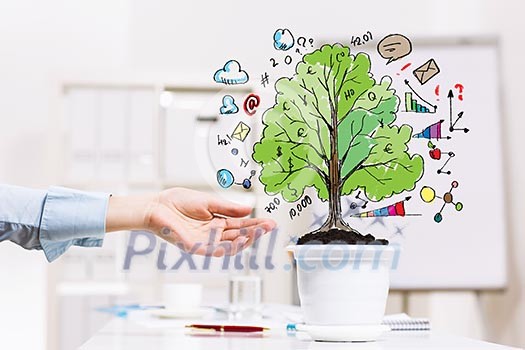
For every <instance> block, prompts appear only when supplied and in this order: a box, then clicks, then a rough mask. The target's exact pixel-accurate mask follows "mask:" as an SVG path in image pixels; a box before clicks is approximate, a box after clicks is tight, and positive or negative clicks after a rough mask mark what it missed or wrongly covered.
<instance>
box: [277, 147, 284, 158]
mask: <svg viewBox="0 0 525 350" xmlns="http://www.w3.org/2000/svg"><path fill="white" fill-rule="evenodd" d="M282 149H283V148H282V147H281V146H279V147H277V157H280V156H282V155H283V152H282V151H281V150H282Z"/></svg>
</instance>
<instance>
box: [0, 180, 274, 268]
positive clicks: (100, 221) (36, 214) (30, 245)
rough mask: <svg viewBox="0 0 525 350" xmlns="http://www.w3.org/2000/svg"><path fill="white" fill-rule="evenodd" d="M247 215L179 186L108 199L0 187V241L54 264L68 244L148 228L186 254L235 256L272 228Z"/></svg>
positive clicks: (97, 241)
mask: <svg viewBox="0 0 525 350" xmlns="http://www.w3.org/2000/svg"><path fill="white" fill-rule="evenodd" d="M250 212H251V208H249V207H245V206H242V205H238V204H234V203H231V202H227V201H222V200H220V199H218V198H216V197H213V196H211V195H208V194H205V193H199V192H196V191H191V190H188V189H183V188H174V189H170V190H166V191H163V192H160V193H157V194H151V195H141V196H113V197H111V196H110V195H109V194H107V193H93V192H83V191H77V190H72V189H67V188H63V187H51V188H49V190H48V191H42V190H32V189H27V188H23V187H17V186H8V185H0V242H1V241H4V240H9V241H12V242H14V243H16V244H18V245H20V246H22V247H23V248H26V249H41V250H43V251H44V253H45V256H46V258H47V260H48V261H53V260H55V259H56V258H58V257H59V256H60V255H62V254H63V253H64V252H65V251H66V250H67V249H68V248H69V247H70V246H72V245H76V246H83V247H100V246H101V245H102V243H103V239H104V236H105V234H106V232H110V231H122V230H148V231H152V232H154V233H155V234H157V235H158V236H159V237H161V238H163V239H165V240H167V241H168V242H171V243H174V244H178V245H179V246H180V247H181V248H183V249H185V250H187V251H190V250H191V251H193V252H195V253H196V254H203V255H204V254H209V255H214V256H221V255H224V254H236V253H237V252H238V251H239V250H240V249H243V248H245V247H247V246H249V245H250V244H251V243H252V242H253V241H254V239H256V238H257V237H258V236H259V235H261V234H263V233H266V232H268V231H271V230H272V229H273V228H274V227H275V223H274V222H273V221H271V220H267V219H243V217H245V216H246V215H248V214H249V213H250ZM219 243H220V244H219Z"/></svg>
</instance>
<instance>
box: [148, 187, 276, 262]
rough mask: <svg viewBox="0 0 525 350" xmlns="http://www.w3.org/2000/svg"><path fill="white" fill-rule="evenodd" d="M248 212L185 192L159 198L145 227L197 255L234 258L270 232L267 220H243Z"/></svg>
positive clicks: (169, 192)
mask: <svg viewBox="0 0 525 350" xmlns="http://www.w3.org/2000/svg"><path fill="white" fill-rule="evenodd" d="M250 212H251V208H250V207H247V206H244V205H239V204H235V203H232V202H228V201H224V200H221V199H219V198H217V197H214V196H212V195H209V194H206V193H202V192H197V191H193V190H189V189H185V188H173V189H169V190H166V191H163V192H161V193H160V194H159V196H158V200H157V201H156V202H155V203H154V204H153V205H151V207H150V209H149V212H148V215H147V218H146V226H147V229H148V230H150V231H153V232H155V233H156V234H157V235H158V236H159V237H161V238H163V239H165V240H167V241H168V242H171V243H174V244H177V245H179V246H180V247H181V248H182V249H184V250H185V251H187V252H190V253H193V254H200V255H213V256H222V255H225V254H226V255H235V254H237V252H238V251H240V250H242V249H244V248H246V247H248V246H249V245H250V244H251V243H252V242H253V241H254V240H256V239H257V238H258V237H259V236H261V235H262V234H264V233H266V232H269V231H271V230H272V229H273V228H274V227H275V222H274V221H273V220H270V219H256V218H250V219H246V218H244V217H245V216H246V215H248V214H250Z"/></svg>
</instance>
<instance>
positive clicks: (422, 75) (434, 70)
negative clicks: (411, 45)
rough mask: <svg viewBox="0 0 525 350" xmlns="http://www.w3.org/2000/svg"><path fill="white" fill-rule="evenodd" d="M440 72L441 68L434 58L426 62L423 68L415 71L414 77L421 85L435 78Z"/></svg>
mask: <svg viewBox="0 0 525 350" xmlns="http://www.w3.org/2000/svg"><path fill="white" fill-rule="evenodd" d="M439 72H440V70H439V67H438V65H437V63H436V61H434V59H433V58H431V59H429V60H428V61H427V62H425V63H424V64H423V65H422V66H421V67H419V68H416V69H415V70H414V72H413V73H414V76H415V77H416V78H417V80H419V82H420V83H421V85H424V84H425V83H426V82H427V81H429V80H430V79H432V78H433V77H435V76H436V75H437V74H438V73H439Z"/></svg>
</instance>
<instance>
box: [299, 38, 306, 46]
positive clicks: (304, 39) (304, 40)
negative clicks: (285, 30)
mask: <svg viewBox="0 0 525 350" xmlns="http://www.w3.org/2000/svg"><path fill="white" fill-rule="evenodd" d="M301 39H303V43H302V44H301ZM305 43H306V38H305V37H304V36H300V37H299V38H298V39H297V45H299V46H302V47H306V46H304V44H305Z"/></svg>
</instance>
